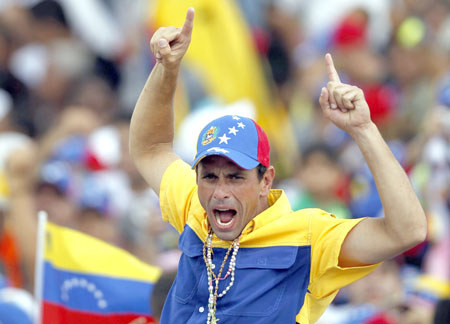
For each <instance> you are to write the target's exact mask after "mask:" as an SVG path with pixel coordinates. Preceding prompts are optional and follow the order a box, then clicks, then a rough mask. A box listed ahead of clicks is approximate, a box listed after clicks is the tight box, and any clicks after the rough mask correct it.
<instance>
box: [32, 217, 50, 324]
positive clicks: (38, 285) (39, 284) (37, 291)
mask: <svg viewBox="0 0 450 324" xmlns="http://www.w3.org/2000/svg"><path fill="white" fill-rule="evenodd" d="M46 223H47V213H46V212H45V211H43V210H41V211H39V212H38V226H37V242H36V260H35V266H34V298H35V300H36V305H37V307H36V313H35V318H34V323H35V324H41V323H42V297H43V284H44V248H45V245H44V244H45V225H46Z"/></svg>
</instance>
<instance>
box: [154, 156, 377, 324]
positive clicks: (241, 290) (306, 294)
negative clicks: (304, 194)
mask: <svg viewBox="0 0 450 324" xmlns="http://www.w3.org/2000/svg"><path fill="white" fill-rule="evenodd" d="M268 202H269V206H270V207H269V208H268V209H266V210H265V211H264V212H262V213H260V214H259V215H257V216H256V217H255V218H253V220H252V221H250V222H249V223H248V224H247V226H246V227H245V228H244V230H243V232H242V235H241V239H240V248H239V251H238V253H237V257H236V269H235V278H234V285H233V286H232V287H231V289H230V290H229V291H228V292H227V294H226V295H224V296H223V297H221V298H218V300H217V311H216V317H217V318H219V319H220V323H222V324H226V323H233V324H249V323H251V324H262V323H264V324H269V323H270V324H272V323H282V324H295V323H296V322H297V323H300V324H311V323H315V322H316V321H317V320H318V318H319V317H320V315H321V314H322V313H323V312H324V311H325V309H326V307H327V306H328V305H329V304H330V303H331V301H332V300H333V298H334V297H335V296H336V294H337V292H338V290H339V289H340V288H342V287H343V286H346V285H348V284H350V283H351V282H354V281H356V280H358V279H360V278H361V277H363V276H365V275H367V274H368V273H370V272H371V271H372V270H374V269H375V267H376V265H371V266H365V267H353V268H341V267H339V266H338V257H339V252H340V248H341V246H342V243H343V241H344V239H345V237H346V236H347V234H348V233H349V232H350V231H351V229H352V228H353V227H354V226H356V225H357V224H358V223H359V222H360V221H361V220H362V219H352V220H341V219H336V218H335V217H334V216H333V215H332V214H329V213H327V212H325V211H323V210H320V209H304V210H300V211H296V212H293V211H292V209H291V206H290V204H289V202H288V199H287V197H286V195H285V194H284V193H283V191H282V190H271V192H270V194H269V196H268ZM160 203H161V211H162V215H163V219H164V220H165V221H168V222H169V223H170V224H172V225H173V226H174V227H175V229H176V230H177V231H178V232H179V233H180V234H181V236H180V239H179V243H178V247H179V249H180V250H181V251H182V252H183V253H182V255H181V258H180V262H179V266H178V273H177V277H176V279H175V281H174V283H173V285H172V288H171V289H170V292H169V295H168V297H167V300H166V303H165V305H164V309H163V312H162V316H161V323H163V324H167V323H169V324H175V323H195V324H197V323H206V319H207V313H208V297H209V292H208V278H207V270H206V265H205V262H204V260H203V244H204V242H205V239H206V236H207V234H208V227H207V223H206V221H205V220H206V212H205V210H204V209H203V207H202V206H201V204H200V201H199V199H198V195H197V185H196V175H195V171H193V170H192V169H191V168H190V167H189V165H188V164H186V163H184V162H182V161H181V160H178V161H175V162H173V163H172V164H171V165H170V166H169V168H168V169H167V170H166V172H165V173H164V175H163V179H162V183H161V191H160ZM230 244H231V242H228V241H222V240H220V239H218V238H217V237H216V236H214V237H213V241H212V246H213V263H214V264H215V269H216V271H217V269H219V267H220V265H221V263H222V261H223V258H224V256H225V253H226V251H227V249H228V248H229V246H230ZM227 267H228V264H227V265H226V266H225V269H227ZM229 280H230V278H229V277H228V278H227V279H225V280H222V281H221V282H220V284H219V293H220V292H221V291H222V290H223V289H224V288H225V287H227V285H228V283H229Z"/></svg>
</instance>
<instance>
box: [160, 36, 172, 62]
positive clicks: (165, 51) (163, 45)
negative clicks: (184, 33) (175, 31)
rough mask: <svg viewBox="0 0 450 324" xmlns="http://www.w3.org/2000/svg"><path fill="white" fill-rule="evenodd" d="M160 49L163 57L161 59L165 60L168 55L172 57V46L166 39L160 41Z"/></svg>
mask: <svg viewBox="0 0 450 324" xmlns="http://www.w3.org/2000/svg"><path fill="white" fill-rule="evenodd" d="M158 47H159V54H160V55H161V58H164V57H167V56H168V55H170V53H171V50H170V45H169V42H168V41H167V40H166V39H164V38H161V39H160V40H159V41H158Z"/></svg>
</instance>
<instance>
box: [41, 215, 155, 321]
mask: <svg viewBox="0 0 450 324" xmlns="http://www.w3.org/2000/svg"><path fill="white" fill-rule="evenodd" d="M44 249H45V250H44V265H43V272H44V276H43V277H44V279H43V302H42V313H43V315H42V323H44V324H55V323H64V324H75V323H76V324H79V323H83V324H97V323H99V324H100V323H101V324H119V323H120V324H126V323H129V322H130V321H132V320H133V319H136V318H137V317H139V316H143V317H146V318H147V319H148V320H149V321H152V320H153V318H152V311H151V309H150V297H151V294H152V291H153V286H154V284H155V282H156V281H157V280H158V278H159V276H160V274H161V270H160V269H159V268H157V267H153V266H149V265H147V264H145V263H143V262H141V261H139V260H138V259H136V258H135V257H134V256H132V255H130V254H129V253H127V252H126V251H124V250H122V249H119V248H116V247H114V246H111V245H109V244H106V243H105V242H103V241H100V240H98V239H96V238H93V237H90V236H88V235H85V234H83V233H80V232H77V231H74V230H71V229H68V228H64V227H60V226H57V225H54V224H52V223H47V224H46V236H45V247H44Z"/></svg>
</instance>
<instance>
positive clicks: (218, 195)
mask: <svg viewBox="0 0 450 324" xmlns="http://www.w3.org/2000/svg"><path fill="white" fill-rule="evenodd" d="M229 189H230V188H229V186H228V184H227V183H226V181H224V179H219V180H218V181H217V183H216V186H215V188H214V195H213V197H214V199H216V200H224V199H227V198H229V197H230V190H229Z"/></svg>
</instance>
